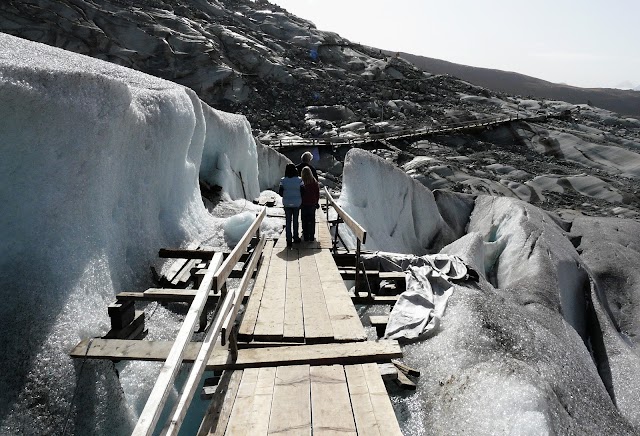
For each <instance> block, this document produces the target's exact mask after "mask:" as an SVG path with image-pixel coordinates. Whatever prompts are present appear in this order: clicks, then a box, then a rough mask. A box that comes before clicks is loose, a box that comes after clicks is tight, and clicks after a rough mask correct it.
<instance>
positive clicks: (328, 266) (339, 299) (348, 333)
mask: <svg viewBox="0 0 640 436" xmlns="http://www.w3.org/2000/svg"><path fill="white" fill-rule="evenodd" d="M314 260H315V261H316V265H317V268H318V271H319V272H320V283H321V286H322V291H323V293H324V298H325V301H326V304H327V311H328V313H329V318H330V319H331V327H332V329H333V337H334V338H335V340H336V341H364V340H366V339H367V334H366V332H365V330H364V327H363V326H362V322H360V317H359V316H358V313H357V312H356V309H355V307H354V306H353V304H352V302H351V298H350V297H349V293H348V291H347V288H346V286H345V284H344V282H343V281H342V279H341V278H340V275H339V274H336V272H337V271H338V267H337V266H336V264H335V262H334V261H333V257H332V256H331V253H330V252H329V250H320V251H318V252H317V253H315V255H314Z"/></svg>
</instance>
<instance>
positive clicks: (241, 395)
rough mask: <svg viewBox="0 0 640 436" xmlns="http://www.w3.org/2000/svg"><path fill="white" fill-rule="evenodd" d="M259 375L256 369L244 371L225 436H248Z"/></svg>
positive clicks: (258, 370)
mask: <svg viewBox="0 0 640 436" xmlns="http://www.w3.org/2000/svg"><path fill="white" fill-rule="evenodd" d="M259 373H260V369H258V368H250V369H246V370H244V373H243V374H242V380H241V381H240V387H239V388H238V394H237V395H236V398H235V402H234V404H233V409H232V410H231V416H230V417H229V424H227V430H226V432H225V435H234V436H235V435H245V434H248V433H247V430H248V427H249V424H250V423H251V420H252V418H251V413H252V412H253V399H254V398H255V392H256V386H257V385H258V374H259Z"/></svg>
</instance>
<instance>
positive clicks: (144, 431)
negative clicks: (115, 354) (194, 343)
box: [132, 254, 222, 436]
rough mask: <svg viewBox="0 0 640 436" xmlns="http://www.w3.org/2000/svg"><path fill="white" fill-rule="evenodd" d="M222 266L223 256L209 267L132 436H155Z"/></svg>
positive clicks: (215, 258) (212, 261)
mask: <svg viewBox="0 0 640 436" xmlns="http://www.w3.org/2000/svg"><path fill="white" fill-rule="evenodd" d="M221 262H222V254H216V256H214V258H213V259H212V260H211V263H210V265H209V271H210V274H207V276H206V277H205V279H204V280H203V281H202V284H201V285H200V287H199V288H198V293H197V295H196V297H195V298H194V300H193V303H191V306H190V307H189V311H188V312H187V315H186V317H185V320H184V322H183V324H182V326H181V327H180V330H179V331H178V334H177V336H176V340H175V341H174V343H173V346H172V347H171V351H170V352H169V355H168V356H167V360H166V361H165V363H164V365H163V366H162V368H161V369H160V374H159V375H158V378H157V379H156V383H155V384H154V386H153V389H152V390H151V393H150V394H149V398H148V400H147V403H146V404H145V406H144V409H143V410H142V413H141V414H140V417H139V418H138V422H137V424H136V426H135V428H134V429H133V432H132V435H135V436H142V435H145V436H149V435H151V434H152V433H153V431H154V429H155V426H156V424H157V422H158V418H159V417H160V413H161V412H162V409H163V408H164V405H165V403H166V401H167V397H168V395H169V391H170V389H171V388H172V387H173V382H174V380H175V378H176V375H177V373H178V371H179V369H180V365H181V364H182V359H183V357H184V354H185V351H186V349H187V345H188V344H189V341H190V340H191V337H192V336H193V332H194V330H195V329H196V326H197V324H198V323H199V322H200V314H201V313H202V310H203V309H204V306H205V304H206V302H207V297H208V295H209V290H210V289H211V283H212V281H213V276H214V274H215V271H216V270H217V268H218V266H220V263H221Z"/></svg>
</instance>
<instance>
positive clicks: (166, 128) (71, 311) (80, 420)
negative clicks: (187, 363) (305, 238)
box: [0, 34, 260, 434]
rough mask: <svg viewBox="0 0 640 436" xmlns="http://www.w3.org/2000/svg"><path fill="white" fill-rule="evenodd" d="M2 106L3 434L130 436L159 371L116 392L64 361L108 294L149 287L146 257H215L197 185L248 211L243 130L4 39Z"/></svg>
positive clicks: (178, 91)
mask: <svg viewBox="0 0 640 436" xmlns="http://www.w3.org/2000/svg"><path fill="white" fill-rule="evenodd" d="M0 102H1V103H2V104H0V153H1V154H2V159H0V179H1V180H0V202H1V203H2V213H1V214H0V241H2V250H1V251H0V272H1V274H0V289H2V295H3V304H2V307H1V308H0V320H1V321H0V322H1V323H2V324H1V326H2V330H3V335H2V339H1V341H2V350H3V353H2V363H1V364H2V368H3V371H0V391H1V392H2V394H1V395H0V417H1V418H0V433H2V434H16V433H23V434H60V433H62V431H63V428H65V427H66V428H65V430H66V431H67V433H68V434H71V433H75V434H90V433H91V434H126V433H128V432H130V430H131V428H132V427H131V425H132V423H134V422H135V419H136V415H137V414H138V413H139V411H140V407H141V405H140V404H137V401H136V400H135V399H133V397H132V395H135V394H132V393H139V395H140V397H139V398H143V395H144V392H145V390H146V389H150V386H148V385H147V384H145V383H144V382H143V381H142V380H143V377H141V375H142V374H143V373H147V372H148V371H152V370H154V371H157V365H156V366H154V365H153V364H140V365H132V366H130V367H129V366H127V365H124V367H123V364H119V365H118V368H117V371H119V372H120V374H121V375H122V376H123V377H122V379H121V380H120V381H119V380H118V374H117V371H116V368H114V366H113V364H112V363H104V362H82V363H81V362H75V363H74V362H72V360H71V359H70V358H69V357H68V352H69V351H70V349H71V347H73V346H74V345H75V344H77V343H78V342H79V341H80V340H81V339H84V338H90V337H93V336H99V335H102V334H104V333H106V331H107V330H108V328H109V321H108V317H107V312H106V306H107V305H108V304H110V303H111V302H113V299H114V295H115V293H116V292H120V291H123V290H135V289H141V288H142V289H143V288H144V287H148V286H149V285H151V284H152V282H151V275H150V274H148V275H146V274H144V273H143V274H141V272H148V271H149V266H150V265H151V264H152V263H155V262H158V261H157V250H158V248H160V247H163V246H177V245H179V244H181V243H183V242H185V241H193V240H200V241H203V240H207V241H208V244H210V245H212V246H226V245H225V242H224V240H223V238H222V232H221V230H220V227H221V224H222V220H221V219H218V218H215V217H213V216H212V215H210V214H209V213H208V212H207V210H206V209H205V207H204V205H203V202H202V199H201V197H200V190H199V187H198V180H199V175H203V176H204V177H205V178H206V179H207V180H209V181H211V182H212V183H215V184H218V185H220V186H221V187H222V189H223V190H224V191H225V192H226V193H227V195H228V196H231V197H233V198H239V197H241V196H247V197H249V196H251V195H254V196H255V195H257V194H258V193H259V192H260V189H259V183H258V167H257V151H256V144H255V142H254V141H253V139H252V137H251V130H250V128H249V126H248V123H247V122H246V120H245V119H244V118H243V117H241V116H236V115H230V114H224V113H222V112H219V111H216V110H214V109H212V108H210V107H208V106H207V105H206V104H204V103H203V102H202V101H200V100H199V99H198V98H197V96H196V94H195V93H194V92H192V91H191V90H189V89H187V88H185V87H183V86H180V85H177V84H175V83H172V82H168V81H165V80H161V79H158V78H155V77H152V76H148V75H146V74H143V73H140V72H136V71H133V70H130V69H127V68H123V67H119V66H116V65H113V64H110V63H107V62H102V61H99V60H96V59H92V58H89V57H85V56H81V55H76V54H73V53H70V52H66V51H64V50H60V49H56V48H52V47H49V46H46V45H43V44H38V43H32V42H28V41H25V40H22V39H19V38H15V37H12V36H9V35H4V34H0ZM240 174H242V181H240V177H239V176H240ZM249 198H250V197H249ZM155 266H156V267H157V266H159V265H155ZM146 310H147V311H148V314H147V316H150V317H151V322H152V323H161V324H162V323H164V324H166V325H173V323H175V322H176V319H175V315H172V314H171V313H170V312H169V311H167V310H166V309H164V308H162V307H160V308H158V307H155V308H154V307H153V306H151V305H150V306H148V307H147V309H146ZM151 315H152V316H151ZM167 331H168V332H171V331H172V329H168V330H167ZM167 339H168V338H167ZM136 368H138V369H136ZM154 368H155V369H154ZM150 373H152V372H150ZM121 381H122V383H123V384H122V385H121ZM127 383H128V384H127ZM76 386H82V389H79V390H78V391H77V392H76V391H75V388H76ZM74 393H75V394H76V398H75V399H74ZM132 401H133V402H132Z"/></svg>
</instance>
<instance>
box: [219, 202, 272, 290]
mask: <svg viewBox="0 0 640 436" xmlns="http://www.w3.org/2000/svg"><path fill="white" fill-rule="evenodd" d="M266 214H267V208H266V207H263V208H262V211H261V212H260V213H259V214H258V216H257V217H256V219H255V220H254V221H253V224H251V226H250V227H249V228H248V229H247V231H246V232H245V233H244V235H243V236H242V238H241V239H240V241H239V242H238V243H237V244H236V246H235V248H234V249H233V251H231V254H229V256H228V257H227V258H226V259H225V261H224V263H223V264H222V265H221V266H220V268H218V270H217V271H216V273H215V275H214V277H213V290H214V291H219V290H221V289H222V286H223V285H224V283H225V281H226V280H227V277H229V274H230V273H231V270H233V268H234V267H235V265H236V263H237V262H238V260H239V259H240V257H241V256H242V255H243V254H244V252H245V250H246V248H247V246H248V245H249V243H250V242H251V239H252V238H253V235H254V234H255V233H256V232H257V231H258V230H259V229H260V223H262V220H263V219H264V217H265V215H266Z"/></svg>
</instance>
